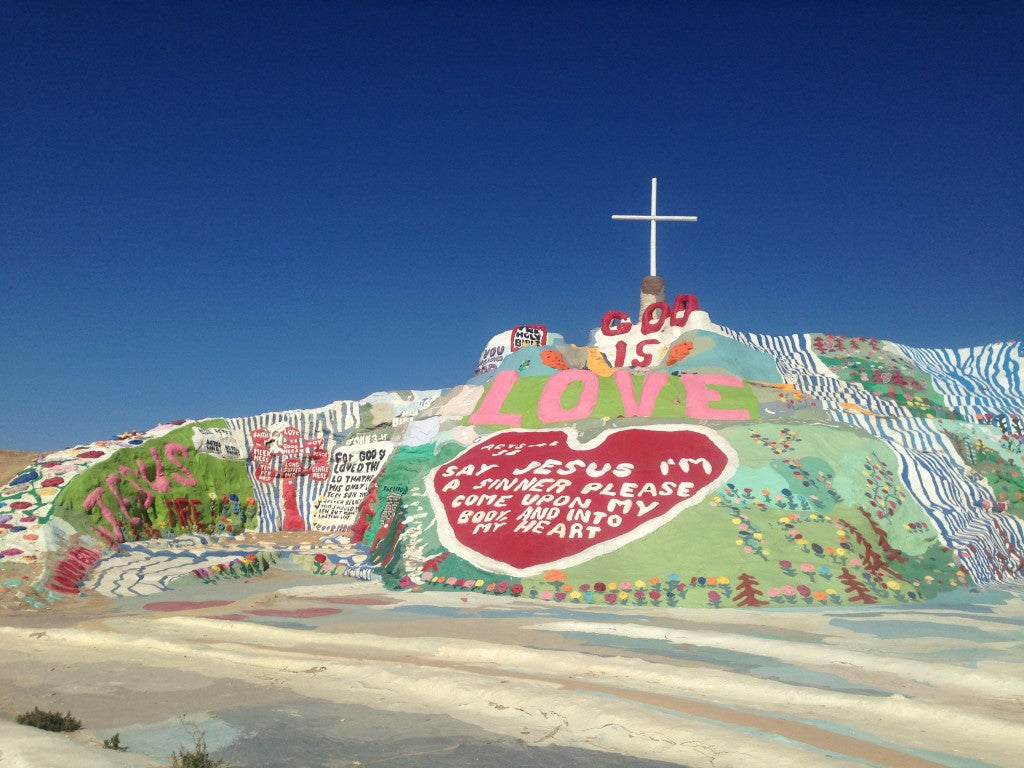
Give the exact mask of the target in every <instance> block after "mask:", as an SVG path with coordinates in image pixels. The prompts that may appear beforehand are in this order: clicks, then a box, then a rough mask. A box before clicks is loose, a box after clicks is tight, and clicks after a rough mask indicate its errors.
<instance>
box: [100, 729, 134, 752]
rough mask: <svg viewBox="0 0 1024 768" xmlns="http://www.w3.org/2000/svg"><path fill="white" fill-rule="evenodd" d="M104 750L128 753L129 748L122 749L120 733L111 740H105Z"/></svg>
mask: <svg viewBox="0 0 1024 768" xmlns="http://www.w3.org/2000/svg"><path fill="white" fill-rule="evenodd" d="M103 748H104V749H113V750H115V751H116V752H127V751H128V747H122V746H121V734H120V733H115V734H114V735H113V736H111V737H110V738H109V739H104V740H103Z"/></svg>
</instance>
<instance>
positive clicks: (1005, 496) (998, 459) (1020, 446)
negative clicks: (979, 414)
mask: <svg viewBox="0 0 1024 768" xmlns="http://www.w3.org/2000/svg"><path fill="white" fill-rule="evenodd" d="M1014 426H1016V425H1010V424H1008V423H1007V424H1004V425H997V424H990V423H970V422H964V421H946V420H944V421H942V429H943V431H944V432H945V433H946V435H947V437H949V439H950V442H951V443H952V444H953V447H954V448H955V449H956V451H957V453H958V454H959V456H960V458H961V459H963V461H964V462H965V463H966V464H968V465H969V466H970V467H972V468H973V469H974V470H975V471H976V472H978V473H979V474H980V475H981V476H982V477H984V478H985V480H986V481H987V482H988V484H989V487H991V488H992V491H993V492H994V494H995V497H996V503H997V504H999V505H1000V506H1001V508H1002V509H1004V510H1005V511H1006V512H1008V513H1010V514H1011V515H1016V516H1017V517H1021V518H1024V455H1022V454H1024V438H1022V436H1021V434H1020V433H1019V432H1017V431H1015V429H1014Z"/></svg>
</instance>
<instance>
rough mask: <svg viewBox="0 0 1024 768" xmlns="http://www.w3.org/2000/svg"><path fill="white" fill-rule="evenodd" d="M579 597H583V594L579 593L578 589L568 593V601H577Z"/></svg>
mask: <svg viewBox="0 0 1024 768" xmlns="http://www.w3.org/2000/svg"><path fill="white" fill-rule="evenodd" d="M581 597H583V593H581V592H580V591H579V590H578V589H574V590H573V591H572V592H570V593H569V599H570V600H579V599H580V598H581Z"/></svg>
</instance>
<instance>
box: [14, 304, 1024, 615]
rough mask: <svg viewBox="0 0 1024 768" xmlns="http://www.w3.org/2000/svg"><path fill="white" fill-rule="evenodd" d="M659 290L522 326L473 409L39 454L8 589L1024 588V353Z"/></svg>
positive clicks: (150, 436) (484, 368)
mask: <svg viewBox="0 0 1024 768" xmlns="http://www.w3.org/2000/svg"><path fill="white" fill-rule="evenodd" d="M642 298H643V300H642V304H641V312H640V314H639V317H638V319H636V320H634V319H632V318H631V317H630V316H629V315H627V314H626V313H625V312H620V311H611V312H607V313H605V314H604V316H603V317H602V318H601V323H600V326H599V327H598V328H596V329H595V330H594V331H592V332H591V334H590V338H589V339H588V340H587V342H586V343H585V344H584V345H581V346H577V345H576V344H572V343H569V342H567V341H566V340H565V339H563V337H562V336H561V335H559V334H558V333H555V332H554V331H552V330H549V329H548V328H546V327H545V326H544V325H528V324H524V325H520V326H517V327H515V328H512V329H509V330H507V331H504V332H502V333H499V334H497V335H496V336H494V338H493V339H491V340H490V341H489V342H488V343H487V344H486V345H485V347H484V350H483V352H482V354H481V355H480V359H479V361H478V362H477V364H476V368H475V371H474V370H472V365H471V364H470V365H468V366H467V374H469V373H472V375H471V376H470V378H469V379H468V381H467V382H466V383H465V384H463V385H461V386H457V387H454V388H452V389H445V390H431V391H398V392H386V393H377V394H374V395H371V396H369V397H367V398H365V399H362V400H358V401H356V400H342V401H338V402H335V403H331V404H330V405H326V406H324V407H322V408H316V409H311V410H294V411H284V412H276V413H265V414H260V415H257V416H248V417H243V418H222V419H206V420H201V421H182V422H178V423H175V424H164V425H160V426H158V427H156V428H154V429H152V430H150V431H148V432H145V433H136V432H132V433H125V434H122V435H120V436H118V437H116V438H113V439H109V440H102V441H99V442H96V443H94V444H90V445H84V446H76V447H73V448H68V449H65V450H63V451H58V452H56V453H52V454H49V455H46V456H41V457H39V458H38V460H37V461H36V462H35V463H33V464H32V465H31V466H29V467H27V468H26V469H24V470H23V471H21V472H20V473H19V474H18V475H17V476H16V477H14V478H13V479H12V480H11V481H10V482H9V483H8V484H7V485H5V486H4V487H3V488H2V490H0V597H2V598H3V599H4V601H5V602H6V603H7V604H8V606H11V605H14V606H33V607H42V606H45V605H47V604H49V603H53V602H55V601H59V600H65V599H69V598H71V597H73V596H76V595H78V594H81V593H88V592H90V591H93V590H95V591H99V592H103V593H105V594H111V595H119V594H144V593H147V592H152V591H156V590H162V589H172V588H174V586H175V585H176V584H179V583H181V581H182V580H189V579H192V580H194V579H202V580H204V581H210V582H211V583H212V582H216V581H217V580H219V579H222V578H230V577H237V576H239V575H245V576H253V575H257V574H259V573H261V572H263V571H265V570H266V569H268V568H270V567H276V566H278V565H281V564H282V563H284V562H285V561H287V562H288V564H289V565H290V567H297V568H303V569H306V570H308V571H309V572H311V573H314V574H321V575H324V576H325V577H331V576H333V575H341V574H345V575H349V576H357V577H360V578H366V579H374V580H381V581H382V582H383V584H384V585H385V586H387V587H388V588H392V589H403V590H414V591H417V590H472V591H477V592H483V593H488V594H493V595H494V596H495V599H499V598H505V599H531V598H532V599H537V600H548V601H559V602H562V603H566V604H572V603H575V604H580V605H581V606H585V605H587V604H601V605H605V604H609V603H611V604H618V605H622V604H628V605H638V606H645V607H647V608H650V607H654V606H657V607H662V608H669V607H672V606H687V607H715V608H724V607H737V606H742V607H764V608H772V607H775V606H787V607H788V606H837V605H846V606H861V605H870V604H875V603H896V602H904V603H906V602H920V601H927V600H929V599H932V598H935V597H936V596H938V595H940V594H941V593H944V592H950V591H953V590H964V589H977V588H983V587H988V586H1003V587H1006V588H1009V589H1011V590H1020V588H1021V586H1022V585H1024V579H1022V566H1024V522H1022V518H1024V478H1022V476H1021V463H1022V451H1024V424H1022V414H1024V387H1022V381H1021V368H1022V362H1024V344H1022V343H1020V342H1006V343H999V344H989V345H985V346H979V347H975V348H971V349H961V350H937V349H917V348H911V347H907V346H904V345H901V344H898V343H894V342H889V341H880V340H877V339H870V338H850V337H844V336H836V335H831V334H818V333H809V334H798V335H792V336H765V335H760V334H754V333H744V332H739V331H734V330H732V329H729V328H726V327H723V326H719V325H717V324H715V323H713V322H712V321H711V319H710V317H709V315H708V314H707V313H706V312H704V311H702V310H701V309H700V308H699V305H698V302H697V300H696V298H694V297H693V296H685V295H684V296H678V297H676V298H675V300H674V301H669V302H666V301H665V300H664V297H663V295H660V294H657V293H655V294H644V296H643V297H642ZM299 532H307V534H306V535H305V536H302V535H300V534H299ZM275 536H277V538H274V537H275ZM289 536H291V538H289Z"/></svg>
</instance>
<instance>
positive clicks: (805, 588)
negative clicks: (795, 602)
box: [796, 584, 811, 597]
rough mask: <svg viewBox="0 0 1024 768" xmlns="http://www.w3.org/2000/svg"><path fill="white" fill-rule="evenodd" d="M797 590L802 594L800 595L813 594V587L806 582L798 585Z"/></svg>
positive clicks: (807, 595)
mask: <svg viewBox="0 0 1024 768" xmlns="http://www.w3.org/2000/svg"><path fill="white" fill-rule="evenodd" d="M796 591H797V592H798V593H799V594H800V597H810V594H811V588H810V587H808V586H807V585H806V584H800V585H798V586H797V588H796Z"/></svg>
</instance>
